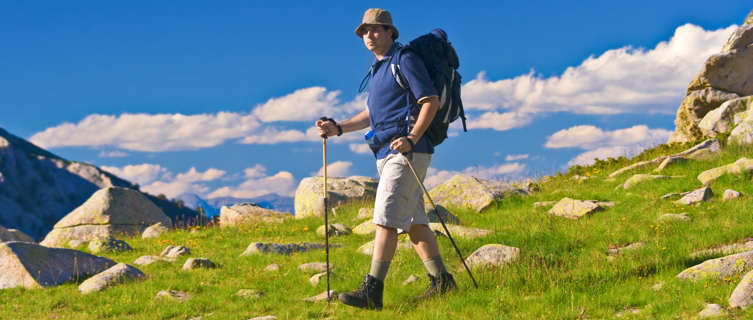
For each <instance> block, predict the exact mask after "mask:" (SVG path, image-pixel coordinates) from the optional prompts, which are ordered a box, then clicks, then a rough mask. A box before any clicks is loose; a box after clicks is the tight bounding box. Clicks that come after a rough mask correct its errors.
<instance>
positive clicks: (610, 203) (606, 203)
mask: <svg viewBox="0 0 753 320" xmlns="http://www.w3.org/2000/svg"><path fill="white" fill-rule="evenodd" d="M584 201H585V202H591V203H593V204H595V205H597V206H599V207H602V208H611V207H614V206H616V205H617V203H616V202H614V201H599V200H584Z"/></svg>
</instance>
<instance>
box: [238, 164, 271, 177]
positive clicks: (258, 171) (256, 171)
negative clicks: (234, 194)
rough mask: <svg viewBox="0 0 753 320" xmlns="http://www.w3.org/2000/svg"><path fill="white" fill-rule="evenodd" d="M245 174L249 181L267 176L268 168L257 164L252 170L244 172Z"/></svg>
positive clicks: (248, 169)
mask: <svg viewBox="0 0 753 320" xmlns="http://www.w3.org/2000/svg"><path fill="white" fill-rule="evenodd" d="M243 174H244V175H245V176H246V178H249V179H254V178H260V177H263V176H265V175H266V174H267V168H266V167H264V166H263V165H261V164H256V165H255V166H253V167H251V168H246V170H243Z"/></svg>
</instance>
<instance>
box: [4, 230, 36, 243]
mask: <svg viewBox="0 0 753 320" xmlns="http://www.w3.org/2000/svg"><path fill="white" fill-rule="evenodd" d="M10 241H23V242H34V239H32V238H31V237H29V236H27V235H26V234H25V233H23V232H21V231H19V230H16V229H6V228H5V227H3V226H0V242H10Z"/></svg>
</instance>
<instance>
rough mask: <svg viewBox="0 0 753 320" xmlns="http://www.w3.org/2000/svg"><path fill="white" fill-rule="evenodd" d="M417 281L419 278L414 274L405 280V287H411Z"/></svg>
mask: <svg viewBox="0 0 753 320" xmlns="http://www.w3.org/2000/svg"><path fill="white" fill-rule="evenodd" d="M416 281H418V276H416V275H415V274H412V275H410V276H408V278H407V279H405V281H403V285H404V286H407V285H409V284H411V283H414V282H416Z"/></svg>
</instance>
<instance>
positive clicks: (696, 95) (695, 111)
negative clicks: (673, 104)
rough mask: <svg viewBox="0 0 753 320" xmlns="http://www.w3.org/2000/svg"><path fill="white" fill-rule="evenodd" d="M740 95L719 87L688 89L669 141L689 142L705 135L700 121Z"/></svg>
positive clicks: (678, 110)
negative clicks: (710, 112)
mask: <svg viewBox="0 0 753 320" xmlns="http://www.w3.org/2000/svg"><path fill="white" fill-rule="evenodd" d="M739 97H740V96H739V95H737V94H735V93H733V92H728V91H724V90H720V89H718V88H712V87H708V86H707V87H705V88H698V89H692V90H691V89H688V94H687V96H685V98H684V99H683V100H682V102H681V103H680V108H678V109H677V116H676V117H675V127H676V128H675V132H674V133H673V134H672V136H671V137H670V138H669V141H668V143H673V142H689V141H696V140H700V139H702V138H703V137H704V134H703V132H702V131H701V129H700V128H699V127H698V123H699V122H700V121H701V119H703V117H704V116H705V115H706V114H707V113H708V112H709V111H711V110H713V109H716V108H717V107H719V106H720V105H721V104H722V103H724V102H725V101H727V100H732V99H736V98H739Z"/></svg>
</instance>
